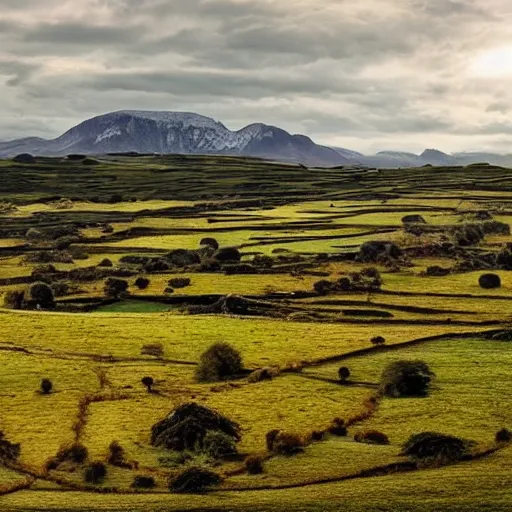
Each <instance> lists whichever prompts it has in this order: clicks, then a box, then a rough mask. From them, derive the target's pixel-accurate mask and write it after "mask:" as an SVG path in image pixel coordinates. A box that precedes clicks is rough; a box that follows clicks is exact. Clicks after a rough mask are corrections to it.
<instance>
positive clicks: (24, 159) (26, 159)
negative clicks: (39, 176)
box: [12, 153, 36, 164]
mask: <svg viewBox="0 0 512 512" xmlns="http://www.w3.org/2000/svg"><path fill="white" fill-rule="evenodd" d="M12 161H13V162H16V163H17V164H35V163H36V159H35V158H34V157H33V156H32V155H31V154H29V153H21V154H20V155H16V156H15V157H14V158H13V159H12Z"/></svg>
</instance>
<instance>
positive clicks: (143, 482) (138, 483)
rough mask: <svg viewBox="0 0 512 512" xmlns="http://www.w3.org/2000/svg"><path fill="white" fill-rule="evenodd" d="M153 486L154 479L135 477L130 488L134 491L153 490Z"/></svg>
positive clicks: (154, 484)
mask: <svg viewBox="0 0 512 512" xmlns="http://www.w3.org/2000/svg"><path fill="white" fill-rule="evenodd" d="M155 486H156V483H155V479H154V478H153V477H152V476H142V475H137V476H136V477H135V478H134V479H133V482H132V485H131V486H130V487H132V488H134V489H153V487H155Z"/></svg>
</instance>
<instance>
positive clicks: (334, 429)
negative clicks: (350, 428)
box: [327, 418, 347, 437]
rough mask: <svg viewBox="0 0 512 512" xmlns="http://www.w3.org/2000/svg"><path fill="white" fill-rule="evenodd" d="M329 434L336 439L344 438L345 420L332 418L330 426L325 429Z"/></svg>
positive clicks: (345, 432) (345, 433) (345, 431)
mask: <svg viewBox="0 0 512 512" xmlns="http://www.w3.org/2000/svg"><path fill="white" fill-rule="evenodd" d="M327 432H329V434H332V435H333V436H338V437H345V436H346V435H347V427H346V425H345V420H343V419H341V418H334V420H333V421H332V423H331V425H330V426H329V428H328V429H327Z"/></svg>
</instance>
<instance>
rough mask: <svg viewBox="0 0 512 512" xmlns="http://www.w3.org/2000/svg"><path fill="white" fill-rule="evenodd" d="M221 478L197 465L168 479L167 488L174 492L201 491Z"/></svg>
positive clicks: (219, 481)
mask: <svg viewBox="0 0 512 512" xmlns="http://www.w3.org/2000/svg"><path fill="white" fill-rule="evenodd" d="M221 482H222V478H221V477H220V476H219V475H218V474H217V473H214V472H213V471H210V470H208V469H203V468H199V467H191V468H188V469H186V470H185V471H183V472H181V473H180V474H179V475H177V476H175V477H171V478H170V480H169V490H170V491H171V492H175V493H202V492H205V491H207V490H208V489H210V488H211V487H213V486H215V485H219V484H220V483H221Z"/></svg>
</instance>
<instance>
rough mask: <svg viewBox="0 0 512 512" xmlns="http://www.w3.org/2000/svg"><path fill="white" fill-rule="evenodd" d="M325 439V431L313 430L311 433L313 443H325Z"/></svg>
mask: <svg viewBox="0 0 512 512" xmlns="http://www.w3.org/2000/svg"><path fill="white" fill-rule="evenodd" d="M324 439H325V432H324V431H323V430H313V432H311V440H312V441H323V440H324Z"/></svg>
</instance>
